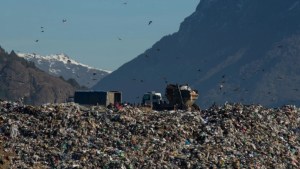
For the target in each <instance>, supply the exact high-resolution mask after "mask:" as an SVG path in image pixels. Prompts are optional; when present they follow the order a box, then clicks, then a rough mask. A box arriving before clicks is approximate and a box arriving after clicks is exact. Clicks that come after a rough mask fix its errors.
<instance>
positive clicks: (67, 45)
mask: <svg viewBox="0 0 300 169" xmlns="http://www.w3.org/2000/svg"><path fill="white" fill-rule="evenodd" d="M0 2H1V6H0V22H1V24H0V46H1V47H2V48H4V49H5V50H6V51H8V52H10V51H11V50H15V51H16V52H22V53H36V54H41V55H49V54H58V53H65V54H67V55H69V56H70V57H71V58H72V59H74V60H76V61H78V62H81V63H83V64H87V65H89V66H92V67H96V68H100V69H106V70H111V71H113V70H116V69H117V68H118V67H120V66H121V65H123V64H124V63H126V62H128V61H130V60H132V59H133V58H135V57H136V56H138V55H139V54H141V53H143V52H144V51H145V50H147V49H149V48H151V46H152V45H153V44H154V43H155V42H157V41H158V40H160V39H161V38H162V37H163V36H166V35H169V34H172V33H174V32H177V31H178V29H179V26H180V23H181V22H182V21H183V20H184V18H186V17H188V16H189V15H191V14H192V13H193V12H194V11H195V9H196V7H197V5H198V3H199V2H200V0H1V1H0ZM64 19H66V22H63V20H64ZM149 21H152V23H151V24H150V25H148V24H149ZM36 40H38V42H36Z"/></svg>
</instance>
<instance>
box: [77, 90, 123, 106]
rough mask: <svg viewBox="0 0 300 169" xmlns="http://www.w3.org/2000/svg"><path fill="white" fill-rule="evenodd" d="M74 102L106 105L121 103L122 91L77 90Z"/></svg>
mask: <svg viewBox="0 0 300 169" xmlns="http://www.w3.org/2000/svg"><path fill="white" fill-rule="evenodd" d="M74 102H75V103H78V104H83V105H104V106H108V105H109V104H115V103H121V102H122V93H121V92H118V91H108V92H105V91H75V94H74Z"/></svg>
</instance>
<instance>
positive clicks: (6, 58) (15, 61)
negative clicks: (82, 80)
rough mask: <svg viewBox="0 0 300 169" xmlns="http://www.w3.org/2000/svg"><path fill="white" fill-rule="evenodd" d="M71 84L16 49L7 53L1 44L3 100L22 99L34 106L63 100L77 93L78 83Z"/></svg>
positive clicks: (0, 95)
mask: <svg viewBox="0 0 300 169" xmlns="http://www.w3.org/2000/svg"><path fill="white" fill-rule="evenodd" d="M71 83H72V84H74V82H72V81H70V83H68V82H67V81H65V80H64V79H62V78H58V77H54V76H51V75H49V74H47V73H45V72H44V71H41V70H40V69H38V68H36V67H35V65H34V63H32V62H28V61H26V60H25V59H23V58H20V57H18V56H17V54H16V53H15V52H14V51H12V52H11V53H10V54H8V53H6V52H5V51H4V50H3V49H2V48H1V47H0V99H7V100H12V101H16V100H19V99H21V98H23V99H24V102H25V103H26V104H32V105H40V104H44V103H61V102H65V101H66V99H67V98H68V97H69V96H72V95H73V94H74V91H75V89H76V86H72V85H71ZM75 85H76V83H75ZM77 87H78V85H77Z"/></svg>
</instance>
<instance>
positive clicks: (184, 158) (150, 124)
mask: <svg viewBox="0 0 300 169" xmlns="http://www.w3.org/2000/svg"><path fill="white" fill-rule="evenodd" d="M299 126H300V109H299V108H297V107H295V106H283V107H281V108H273V109H268V108H265V107H262V106H261V105H241V104H229V103H226V104H225V105H223V106H216V105H214V106H213V107H211V108H209V109H207V110H202V111H201V112H191V111H181V110H178V111H147V112H143V111H142V109H139V108H137V107H131V106H129V105H126V106H123V107H122V109H119V110H115V109H113V111H111V109H108V108H105V107H101V106H92V107H84V106H80V105H78V104H74V103H67V104H47V105H43V106H37V107H33V106H29V105H23V104H18V103H13V102H7V101H0V144H1V146H2V147H3V149H4V150H5V152H6V151H7V152H13V153H12V154H13V155H11V156H10V157H7V156H0V168H1V163H3V161H4V160H5V159H6V158H7V159H9V160H10V161H12V162H11V163H10V168H144V167H145V168H234V169H239V168H299V167H300V163H299V162H300V129H299ZM1 160H2V162H1Z"/></svg>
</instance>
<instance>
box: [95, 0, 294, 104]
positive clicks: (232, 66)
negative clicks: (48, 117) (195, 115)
mask: <svg viewBox="0 0 300 169" xmlns="http://www.w3.org/2000/svg"><path fill="white" fill-rule="evenodd" d="M299 17H300V1H299V0H286V1H283V0H263V1H261V0H201V1H200V3H199V5H198V6H197V8H196V11H195V12H194V13H193V14H192V15H190V16H189V17H187V18H186V19H185V20H184V21H183V22H182V23H181V25H180V28H179V31H178V32H176V33H174V34H172V35H168V36H165V37H163V38H162V39H161V40H159V41H158V42H157V43H155V44H154V45H153V46H152V47H151V48H150V49H148V50H146V51H145V52H144V53H143V54H140V55H139V56H137V57H136V58H135V59H133V60H132V61H130V62H128V63H126V64H124V65H123V66H121V67H120V68H119V69H118V70H116V71H114V72H113V73H112V74H110V75H109V76H106V77H105V78H104V79H103V80H102V81H101V83H99V84H97V85H95V86H94V87H93V88H94V89H101V90H121V91H123V100H128V101H130V102H140V99H141V98H140V97H141V96H142V94H143V93H145V92H146V91H152V90H155V91H160V92H164V89H165V86H166V83H178V84H182V83H188V84H190V85H191V87H193V88H195V89H198V91H199V93H200V96H199V100H198V104H199V105H200V106H201V107H207V106H210V105H212V104H213V103H217V104H223V103H224V102H226V101H228V102H242V103H244V104H253V103H254V104H263V105H265V106H271V107H274V106H281V105H282V104H296V105H300V67H299V65H298V64H299V63H300V32H299V30H300V29H299V28H300V22H299V21H298V18H299Z"/></svg>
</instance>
